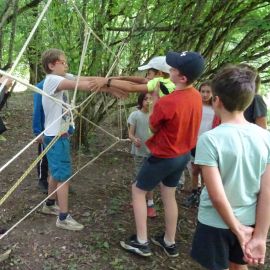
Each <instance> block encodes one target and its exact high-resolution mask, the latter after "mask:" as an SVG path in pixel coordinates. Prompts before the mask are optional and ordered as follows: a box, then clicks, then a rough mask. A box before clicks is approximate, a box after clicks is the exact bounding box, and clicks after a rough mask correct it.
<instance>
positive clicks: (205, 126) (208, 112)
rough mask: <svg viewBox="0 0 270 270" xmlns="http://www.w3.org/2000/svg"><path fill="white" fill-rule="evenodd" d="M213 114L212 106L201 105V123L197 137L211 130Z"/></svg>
mask: <svg viewBox="0 0 270 270" xmlns="http://www.w3.org/2000/svg"><path fill="white" fill-rule="evenodd" d="M214 116H215V112H214V110H213V108H212V106H206V105H203V111H202V121H201V125H200V129H199V135H201V134H203V133H204V132H206V131H208V130H210V129H212V125H213V120H214Z"/></svg>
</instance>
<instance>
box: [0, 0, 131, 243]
mask: <svg viewBox="0 0 270 270" xmlns="http://www.w3.org/2000/svg"><path fill="white" fill-rule="evenodd" d="M51 2H52V0H48V2H47V4H46V5H45V7H44V9H43V12H42V13H41V15H40V17H39V18H38V20H37V22H36V24H35V26H34V28H33V29H32V31H31V33H30V35H29V37H28V39H27V41H26V42H25V44H24V46H23V48H22V50H21V51H20V53H19V55H18V57H17V59H16V61H15V63H14V65H13V66H12V68H11V71H10V73H6V72H4V71H1V70H0V74H2V75H6V76H7V77H9V78H12V79H14V80H16V81H18V82H20V83H21V84H23V85H25V86H27V87H28V88H29V89H31V90H33V91H34V92H37V93H39V94H41V95H45V96H48V98H51V99H53V100H54V101H55V102H57V103H61V104H62V105H65V106H66V107H67V111H66V112H65V113H63V115H65V114H66V113H67V112H68V111H70V112H71V117H72V118H73V114H72V109H75V108H76V107H81V106H82V105H83V104H84V102H82V103H81V104H80V105H79V106H75V98H76V94H75V95H74V96H73V102H72V104H71V105H70V104H67V103H65V102H63V101H60V100H58V99H55V98H53V97H51V96H49V95H47V94H46V93H45V92H43V91H41V90H40V89H38V88H36V87H34V86H33V85H31V84H28V83H26V82H24V81H22V80H21V79H19V78H17V77H15V76H13V75H11V73H12V72H13V71H14V70H15V68H16V66H17V64H18V63H19V60H20V58H21V57H22V55H23V53H24V51H25V49H26V47H27V46H28V43H29V42H30V40H31V38H32V36H33V35H34V33H35V31H36V29H37V27H38V25H39V23H40V22H41V20H42V18H43V16H44V14H45V13H46V11H47V10H48V8H49V6H50V4H51ZM72 4H73V6H74V7H75V9H76V11H77V12H78V14H79V15H80V17H81V19H82V20H83V22H84V23H86V25H87V28H88V29H89V30H90V31H88V32H87V33H88V34H87V36H86V38H85V40H86V39H87V40H86V41H85V43H84V45H85V44H86V43H87V45H88V42H89V38H90V33H92V34H93V35H94V36H95V38H97V39H98V40H99V41H100V42H101V43H102V44H103V46H104V47H106V48H107V49H108V50H109V51H110V52H111V53H112V54H113V55H114V56H116V59H115V61H114V63H113V65H112V67H111V68H110V70H109V71H108V73H107V75H106V77H107V76H109V74H111V72H112V70H113V68H114V67H115V65H116V63H117V61H118V60H119V56H120V55H121V53H122V51H123V49H124V47H125V45H126V44H127V40H126V41H125V42H123V45H122V46H121V48H120V49H119V51H118V54H117V55H116V54H115V53H114V52H113V51H112V50H111V49H110V48H109V47H108V46H107V45H106V44H105V43H104V42H103V41H102V40H101V39H100V38H99V37H98V35H96V33H95V32H94V31H93V30H92V28H91V27H90V26H89V25H88V23H87V22H86V21H85V20H84V18H83V16H82V15H81V13H80V11H79V10H78V8H77V6H76V5H75V3H74V2H73V1H72ZM87 45H86V46H84V49H85V52H83V54H85V53H86V49H87ZM84 58H85V55H84V56H83V55H82V57H81V62H80V68H79V77H80V73H81V69H82V65H83V61H84ZM77 84H78V81H77V83H76V87H77V86H78V85H77ZM3 88H4V84H2V86H1V88H0V90H2V89H3ZM75 92H77V89H76V90H75ZM94 94H95V92H94V93H93V94H91V95H90V97H88V99H90V98H91V96H93V95H94ZM86 100H87V99H86ZM63 115H61V116H60V117H59V118H58V119H56V120H55V121H54V122H52V123H51V125H53V124H54V123H55V122H56V121H58V120H59V119H60V118H61V117H62V116H63ZM84 119H85V120H86V118H85V117H84ZM87 121H89V122H90V123H91V124H93V125H95V126H96V127H98V128H100V129H101V130H103V131H104V132H106V133H107V134H109V135H110V136H112V137H113V138H114V139H116V142H115V143H113V144H112V145H111V146H109V147H108V148H106V149H105V150H104V151H102V152H100V154H99V155H97V156H96V157H95V158H93V159H92V160H90V161H89V162H88V163H87V164H85V165H84V166H83V167H82V168H81V169H79V170H78V171H77V172H76V173H74V174H73V175H72V176H71V177H70V178H69V179H68V180H67V181H65V182H64V183H63V184H62V185H60V186H59V187H58V188H57V189H56V190H55V191H54V192H53V193H51V194H50V195H48V196H47V197H46V198H45V199H44V200H42V201H41V202H40V203H39V204H38V205H37V206H36V207H34V208H33V209H32V210H31V211H30V212H29V213H28V214H27V215H25V216H24V217H23V218H22V219H20V220H19V221H18V222H17V223H15V224H14V225H13V226H12V227H11V228H10V229H9V230H8V231H7V232H6V233H5V234H3V235H1V237H0V240H1V239H2V238H3V237H5V236H6V235H8V233H9V232H11V231H12V230H13V229H14V228H15V227H17V226H18V225H19V224H20V223H21V222H22V221H24V220H25V219H26V218H27V217H28V216H29V215H31V214H32V213H33V212H34V211H35V210H36V209H37V208H38V207H40V206H41V205H42V204H43V203H44V202H45V201H46V200H47V199H48V198H49V197H50V196H51V195H53V194H55V193H56V192H57V191H58V190H59V189H60V188H61V187H62V186H63V185H64V184H65V183H66V182H68V181H70V180H71V179H72V178H73V177H74V176H75V175H77V174H78V173H79V172H80V171H82V170H83V169H84V168H86V167H87V166H88V165H89V164H91V163H93V162H94V161H95V160H96V159H98V158H99V157H100V156H101V155H102V154H104V153H105V152H107V151H108V150H110V149H111V148H112V147H114V146H115V145H116V144H117V143H119V142H120V141H129V139H122V138H121V139H119V138H118V137H115V136H114V135H112V134H110V133H109V132H107V131H106V130H105V129H103V128H101V127H99V126H98V125H96V124H94V123H93V122H91V121H90V120H88V119H87ZM51 125H49V126H48V127H47V128H46V129H45V130H44V131H43V132H41V134H39V136H37V137H36V138H34V139H33V140H32V141H31V142H30V143H29V144H28V145H26V147H24V148H23V149H22V150H21V151H20V152H19V153H17V155H15V156H14V157H13V158H12V159H11V160H10V161H8V162H7V163H6V164H5V165H4V166H2V167H1V168H0V172H2V171H3V170H4V169H5V168H6V167H7V166H8V165H9V164H10V163H11V162H12V161H14V160H15V159H16V158H17V157H18V156H20V155H21V154H22V153H23V152H24V151H25V150H26V149H28V148H29V147H30V146H31V145H32V144H33V143H34V142H35V141H36V139H38V138H40V137H41V136H42V135H43V134H44V132H45V131H46V130H47V129H48V128H49V127H50V126H51Z"/></svg>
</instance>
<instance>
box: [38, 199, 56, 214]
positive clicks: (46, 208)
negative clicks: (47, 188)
mask: <svg viewBox="0 0 270 270" xmlns="http://www.w3.org/2000/svg"><path fill="white" fill-rule="evenodd" d="M59 212H60V208H59V206H58V205H57V204H54V205H50V206H48V205H47V204H46V202H44V203H43V207H42V209H41V213H43V214H46V215H55V216H58V215H59Z"/></svg>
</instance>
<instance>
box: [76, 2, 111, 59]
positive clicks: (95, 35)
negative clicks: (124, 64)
mask: <svg viewBox="0 0 270 270" xmlns="http://www.w3.org/2000/svg"><path fill="white" fill-rule="evenodd" d="M71 3H72V5H73V6H74V8H75V9H76V11H77V13H78V14H79V16H80V17H81V19H82V21H83V22H84V24H85V25H86V26H87V28H88V29H89V30H90V31H91V32H92V34H93V36H94V37H95V38H96V39H97V40H98V41H99V42H100V43H101V44H102V45H103V46H104V47H105V48H106V49H107V50H108V51H109V52H111V53H112V54H113V55H115V53H114V52H113V51H112V49H111V48H110V47H108V46H107V44H106V43H105V42H104V41H103V40H102V39H100V37H99V36H98V35H97V34H96V33H95V32H94V30H93V29H92V28H91V26H90V25H89V24H88V22H87V21H86V20H85V19H84V17H83V15H82V14H81V12H80V10H79V9H78V8H77V6H76V4H75V3H74V1H71Z"/></svg>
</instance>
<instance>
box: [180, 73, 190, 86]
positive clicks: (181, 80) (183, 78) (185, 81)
mask: <svg viewBox="0 0 270 270" xmlns="http://www.w3.org/2000/svg"><path fill="white" fill-rule="evenodd" d="M179 82H180V83H183V84H187V82H188V78H187V77H186V76H185V75H181V74H180V75H179Z"/></svg>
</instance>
